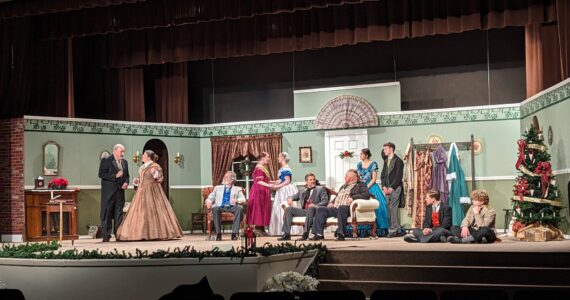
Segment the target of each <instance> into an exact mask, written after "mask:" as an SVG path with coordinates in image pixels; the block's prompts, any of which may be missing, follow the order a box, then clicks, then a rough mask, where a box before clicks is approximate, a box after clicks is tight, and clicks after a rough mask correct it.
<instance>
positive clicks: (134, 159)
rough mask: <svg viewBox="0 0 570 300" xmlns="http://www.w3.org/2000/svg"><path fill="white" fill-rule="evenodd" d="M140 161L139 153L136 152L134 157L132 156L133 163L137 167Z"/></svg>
mask: <svg viewBox="0 0 570 300" xmlns="http://www.w3.org/2000/svg"><path fill="white" fill-rule="evenodd" d="M140 161H141V156H140V155H139V152H138V151H137V153H136V154H135V155H133V162H134V163H135V165H138V164H139V162H140Z"/></svg>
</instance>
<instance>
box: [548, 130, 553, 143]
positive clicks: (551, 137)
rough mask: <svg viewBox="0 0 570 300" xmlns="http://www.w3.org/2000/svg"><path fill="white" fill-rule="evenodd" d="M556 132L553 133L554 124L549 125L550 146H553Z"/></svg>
mask: <svg viewBox="0 0 570 300" xmlns="http://www.w3.org/2000/svg"><path fill="white" fill-rule="evenodd" d="M553 141H554V134H553V133H552V125H548V146H552V142H553Z"/></svg>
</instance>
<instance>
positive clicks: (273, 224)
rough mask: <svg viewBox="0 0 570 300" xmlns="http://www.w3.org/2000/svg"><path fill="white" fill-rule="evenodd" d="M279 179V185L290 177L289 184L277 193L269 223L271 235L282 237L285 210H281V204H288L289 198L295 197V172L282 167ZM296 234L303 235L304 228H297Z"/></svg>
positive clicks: (278, 174)
mask: <svg viewBox="0 0 570 300" xmlns="http://www.w3.org/2000/svg"><path fill="white" fill-rule="evenodd" d="M277 176H278V177H279V184H281V183H283V182H285V179H286V178H287V177H289V180H290V182H289V184H287V185H284V186H282V187H280V188H279V189H278V190H277V191H276V192H275V199H274V200H273V208H272V209H271V221H270V222H269V235H281V234H282V232H281V229H282V227H283V209H282V208H281V203H283V202H287V198H289V197H291V196H293V195H295V194H296V193H297V192H298V191H297V187H296V186H295V184H293V172H292V171H291V168H289V167H282V168H281V169H279V172H278V173H277ZM295 227H296V228H294V230H292V231H295V232H292V234H301V233H302V228H300V227H299V226H295Z"/></svg>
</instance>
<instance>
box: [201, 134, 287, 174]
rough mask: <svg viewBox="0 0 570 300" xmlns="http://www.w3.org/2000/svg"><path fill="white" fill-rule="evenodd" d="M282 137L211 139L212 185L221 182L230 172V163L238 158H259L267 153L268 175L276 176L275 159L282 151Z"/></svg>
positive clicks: (251, 136)
mask: <svg viewBox="0 0 570 300" xmlns="http://www.w3.org/2000/svg"><path fill="white" fill-rule="evenodd" d="M281 140H282V136H281V134H280V133H278V134H263V135H247V136H229V137H212V138H211V139H210V141H211V143H212V184H213V185H217V184H220V183H221V182H222V179H223V178H224V174H225V173H226V172H227V171H229V170H231V167H232V162H233V161H234V159H236V158H238V157H240V156H247V155H253V156H254V157H259V155H260V154H261V152H267V153H268V154H269V157H270V158H271V162H270V163H269V173H270V175H271V177H273V178H275V177H276V176H277V171H278V170H279V164H278V162H277V158H278V156H279V153H281V149H282V145H281V143H282V141H281Z"/></svg>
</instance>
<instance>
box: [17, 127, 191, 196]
mask: <svg viewBox="0 0 570 300" xmlns="http://www.w3.org/2000/svg"><path fill="white" fill-rule="evenodd" d="M153 138H154V137H144V136H129V135H106V134H72V133H57V132H32V131H26V132H25V134H24V145H25V150H24V152H25V157H26V161H25V166H24V174H25V179H24V180H25V184H26V185H33V184H34V178H37V177H38V176H40V175H42V163H43V162H42V147H43V145H44V143H46V142H47V141H50V140H52V141H55V142H57V143H58V144H59V145H60V146H61V150H60V151H61V153H60V165H61V173H60V175H61V176H63V177H65V178H67V179H69V180H70V185H75V186H76V185H100V179H99V178H98V177H97V173H98V170H99V162H100V160H99V157H100V154H101V152H102V151H103V150H108V151H112V148H113V145H115V144H119V143H120V144H123V145H124V146H125V147H126V152H125V158H126V159H127V160H128V162H129V172H130V174H131V178H134V177H136V174H137V172H138V166H135V165H134V163H133V160H132V157H133V155H134V154H135V152H136V151H137V150H138V151H139V153H142V149H143V147H144V145H145V144H146V142H148V141H149V140H151V139H153ZM158 139H160V140H161V141H163V142H164V143H165V145H166V147H167V149H168V151H169V163H170V166H169V176H170V177H169V180H170V184H171V185H199V184H200V181H201V178H200V165H201V158H200V150H201V149H200V139H198V138H174V137H158ZM177 152H180V154H181V155H182V156H183V157H184V161H183V164H181V166H177V165H175V164H174V163H173V160H174V156H175V155H176V153H177ZM48 179H49V178H48Z"/></svg>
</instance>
